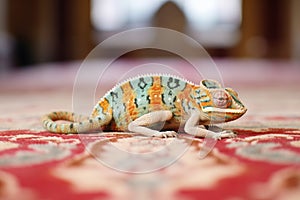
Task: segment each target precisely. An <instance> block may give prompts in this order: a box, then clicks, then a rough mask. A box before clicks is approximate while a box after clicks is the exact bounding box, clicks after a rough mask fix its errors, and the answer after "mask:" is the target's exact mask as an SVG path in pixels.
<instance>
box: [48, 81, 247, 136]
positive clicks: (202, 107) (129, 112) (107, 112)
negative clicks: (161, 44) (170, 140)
mask: <svg viewBox="0 0 300 200" xmlns="http://www.w3.org/2000/svg"><path fill="white" fill-rule="evenodd" d="M162 110H165V111H171V113H172V117H171V118H170V119H168V120H167V121H166V122H165V123H163V125H161V127H160V129H162V130H166V129H168V130H175V131H176V130H178V128H179V127H180V126H181V125H183V124H184V123H185V122H186V121H187V120H188V118H189V117H190V114H191V113H192V112H194V111H198V112H199V113H200V115H201V116H205V117H202V118H201V122H200V123H199V125H208V124H214V123H220V122H226V121H231V120H234V119H237V118H239V117H240V116H242V115H243V114H244V113H245V112H246V108H245V107H244V106H243V104H242V103H241V101H240V100H239V99H238V96H237V93H236V92H235V91H233V90H232V89H230V88H225V89H224V88H222V87H221V86H220V84H219V83H217V82H216V81H213V80H203V81H201V82H200V85H196V84H193V83H191V82H189V81H187V80H184V79H182V78H179V77H175V76H172V75H145V76H139V77H135V78H132V79H130V80H127V81H125V82H122V83H120V84H118V85H116V86H115V87H114V88H113V89H111V90H110V91H108V92H107V93H106V94H105V95H104V96H103V97H102V98H101V99H100V100H99V102H98V103H97V104H96V105H95V107H94V109H93V111H92V114H91V116H90V117H83V116H79V115H76V114H74V113H71V112H53V113H50V114H48V115H45V116H44V117H43V125H44V127H45V128H46V129H47V130H49V131H51V132H56V133H78V132H89V131H128V127H129V124H130V123H132V122H133V121H135V120H136V119H138V118H140V117H142V116H144V115H146V114H147V113H152V112H155V111H162ZM56 120H68V121H71V122H73V123H70V124H58V123H56V122H55V121H56ZM155 124H156V125H157V124H159V123H155ZM160 124H161V123H160ZM145 125H147V126H148V127H152V126H153V125H154V124H147V123H145ZM152 128H153V127H152Z"/></svg>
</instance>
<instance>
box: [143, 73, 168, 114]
mask: <svg viewBox="0 0 300 200" xmlns="http://www.w3.org/2000/svg"><path fill="white" fill-rule="evenodd" d="M147 92H148V94H149V96H150V102H151V105H149V111H155V110H164V109H167V108H166V106H165V104H164V103H163V102H162V98H161V95H162V94H163V93H164V88H163V87H162V86H161V79H160V77H159V76H154V77H153V85H152V87H150V88H149V89H148V91H147Z"/></svg>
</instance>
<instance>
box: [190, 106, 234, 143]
mask: <svg viewBox="0 0 300 200" xmlns="http://www.w3.org/2000/svg"><path fill="white" fill-rule="evenodd" d="M206 121H209V117H208V116H207V115H206V114H205V113H203V112H193V113H191V116H190V118H189V119H188V120H187V121H186V123H185V126H184V131H185V132H186V133H188V134H190V135H194V136H196V137H211V138H216V139H221V138H227V137H229V138H230V137H235V136H236V135H235V133H234V132H232V131H230V130H223V129H221V128H219V127H214V128H213V129H212V130H207V129H206V128H205V127H203V128H201V127H199V125H201V124H204V122H206Z"/></svg>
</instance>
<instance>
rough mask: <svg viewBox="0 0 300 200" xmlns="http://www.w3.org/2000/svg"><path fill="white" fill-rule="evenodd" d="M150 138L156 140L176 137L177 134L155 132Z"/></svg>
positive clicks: (172, 132) (173, 132)
mask: <svg viewBox="0 0 300 200" xmlns="http://www.w3.org/2000/svg"><path fill="white" fill-rule="evenodd" d="M152 137H158V138H168V137H177V133H176V132H175V131H163V132H159V131H157V132H156V133H154V134H153V135H152Z"/></svg>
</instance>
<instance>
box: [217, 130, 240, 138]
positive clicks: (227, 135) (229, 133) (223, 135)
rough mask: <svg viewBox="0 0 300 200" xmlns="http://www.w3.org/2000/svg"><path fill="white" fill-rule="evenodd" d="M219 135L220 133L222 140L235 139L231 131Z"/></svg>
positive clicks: (235, 135) (234, 134)
mask: <svg viewBox="0 0 300 200" xmlns="http://www.w3.org/2000/svg"><path fill="white" fill-rule="evenodd" d="M221 133H222V135H221V137H222V138H234V137H237V134H236V133H234V132H233V131H231V130H224V131H222V132H221Z"/></svg>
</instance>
